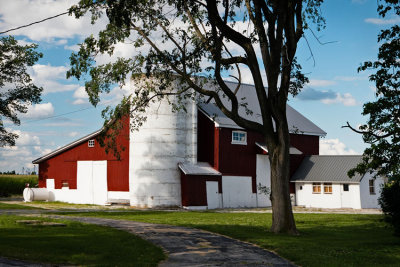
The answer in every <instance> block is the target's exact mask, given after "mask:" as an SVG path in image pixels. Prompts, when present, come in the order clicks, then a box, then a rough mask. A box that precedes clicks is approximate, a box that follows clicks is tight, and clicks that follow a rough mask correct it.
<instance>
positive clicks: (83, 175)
mask: <svg viewBox="0 0 400 267" xmlns="http://www.w3.org/2000/svg"><path fill="white" fill-rule="evenodd" d="M77 190H78V191H79V200H78V201H77V202H78V203H83V204H98V205H104V204H105V203H106V202H107V200H108V198H107V192H108V189H107V161H78V162H77Z"/></svg>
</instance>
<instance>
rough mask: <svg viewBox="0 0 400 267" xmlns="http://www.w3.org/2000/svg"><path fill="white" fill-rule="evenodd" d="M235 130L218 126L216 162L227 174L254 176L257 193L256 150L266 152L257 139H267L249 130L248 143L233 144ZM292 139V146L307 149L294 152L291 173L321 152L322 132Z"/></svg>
mask: <svg viewBox="0 0 400 267" xmlns="http://www.w3.org/2000/svg"><path fill="white" fill-rule="evenodd" d="M234 130H235V129H229V128H215V130H214V142H213V146H214V165H213V166H214V168H215V169H217V170H218V171H220V172H221V173H222V174H223V175H234V176H251V177H252V189H253V193H256V189H257V185H256V169H257V166H256V154H261V153H262V152H261V149H259V147H258V146H256V145H255V143H256V142H260V143H264V138H263V136H262V135H261V134H259V133H255V132H251V131H247V145H237V144H232V131H234ZM290 142H291V146H293V147H296V148H297V149H299V150H300V151H302V152H303V154H302V155H291V156H290V176H291V175H292V174H293V173H294V172H295V171H296V169H297V168H298V167H299V165H300V163H301V161H302V160H303V158H304V156H306V155H318V154H319V136H311V135H299V134H291V135H290ZM201 145H204V144H203V143H202V144H201ZM199 149H200V148H199Z"/></svg>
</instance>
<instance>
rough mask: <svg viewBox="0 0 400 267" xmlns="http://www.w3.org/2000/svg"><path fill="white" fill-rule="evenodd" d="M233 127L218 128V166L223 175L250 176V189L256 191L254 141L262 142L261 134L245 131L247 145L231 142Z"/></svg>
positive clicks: (255, 151)
mask: <svg viewBox="0 0 400 267" xmlns="http://www.w3.org/2000/svg"><path fill="white" fill-rule="evenodd" d="M232 131H234V129H228V128H219V133H220V134H219V168H218V171H220V172H221V173H222V174H223V175H234V176H251V177H252V190H253V193H256V191H257V186H256V154H257V152H258V147H257V146H256V145H255V142H262V140H263V138H262V135H261V134H259V133H254V132H247V145H237V144H232Z"/></svg>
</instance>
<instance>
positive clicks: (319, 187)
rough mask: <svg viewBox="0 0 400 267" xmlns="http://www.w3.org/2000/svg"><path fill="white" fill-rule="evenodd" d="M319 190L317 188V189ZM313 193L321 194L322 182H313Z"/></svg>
mask: <svg viewBox="0 0 400 267" xmlns="http://www.w3.org/2000/svg"><path fill="white" fill-rule="evenodd" d="M316 188H317V189H318V190H315V189H316ZM312 193H313V194H321V184H320V183H312Z"/></svg>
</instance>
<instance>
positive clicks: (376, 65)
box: [345, 0, 400, 235]
mask: <svg viewBox="0 0 400 267" xmlns="http://www.w3.org/2000/svg"><path fill="white" fill-rule="evenodd" d="M378 13H379V15H380V16H381V17H382V18H385V17H386V16H387V15H388V14H391V15H392V16H394V17H395V18H399V16H400V3H399V0H379V1H378ZM395 21H396V20H395ZM378 43H381V46H380V47H379V52H378V60H376V61H374V62H372V61H367V62H364V63H363V64H362V65H361V67H360V68H359V69H358V70H359V71H365V70H373V71H374V73H373V74H371V75H370V76H369V78H370V80H371V81H372V82H374V83H375V87H376V99H375V101H372V102H368V103H366V104H365V105H364V110H363V113H362V114H363V115H365V116H369V117H368V120H367V123H366V124H364V125H361V127H360V129H355V128H353V127H352V126H351V125H350V124H349V123H347V126H345V127H350V128H351V129H352V130H353V131H355V132H358V133H360V134H362V137H363V139H364V142H365V143H367V144H369V147H368V148H366V149H365V150H364V153H363V160H362V162H361V163H360V164H358V166H357V167H356V168H354V169H353V170H351V171H350V172H349V175H350V176H353V175H354V173H355V172H358V173H361V174H363V173H366V172H372V171H373V172H375V174H376V175H380V176H381V177H387V178H388V179H389V183H387V184H385V185H384V186H383V187H382V189H381V190H382V191H381V196H380V198H379V204H380V205H381V208H382V211H383V212H384V213H385V215H386V219H387V221H388V222H390V223H391V224H392V225H393V226H394V229H395V234H397V235H400V206H399V204H400V201H399V194H400V153H399V151H400V26H399V25H393V26H391V27H390V28H388V29H385V30H382V31H381V32H380V33H379V35H378Z"/></svg>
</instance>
